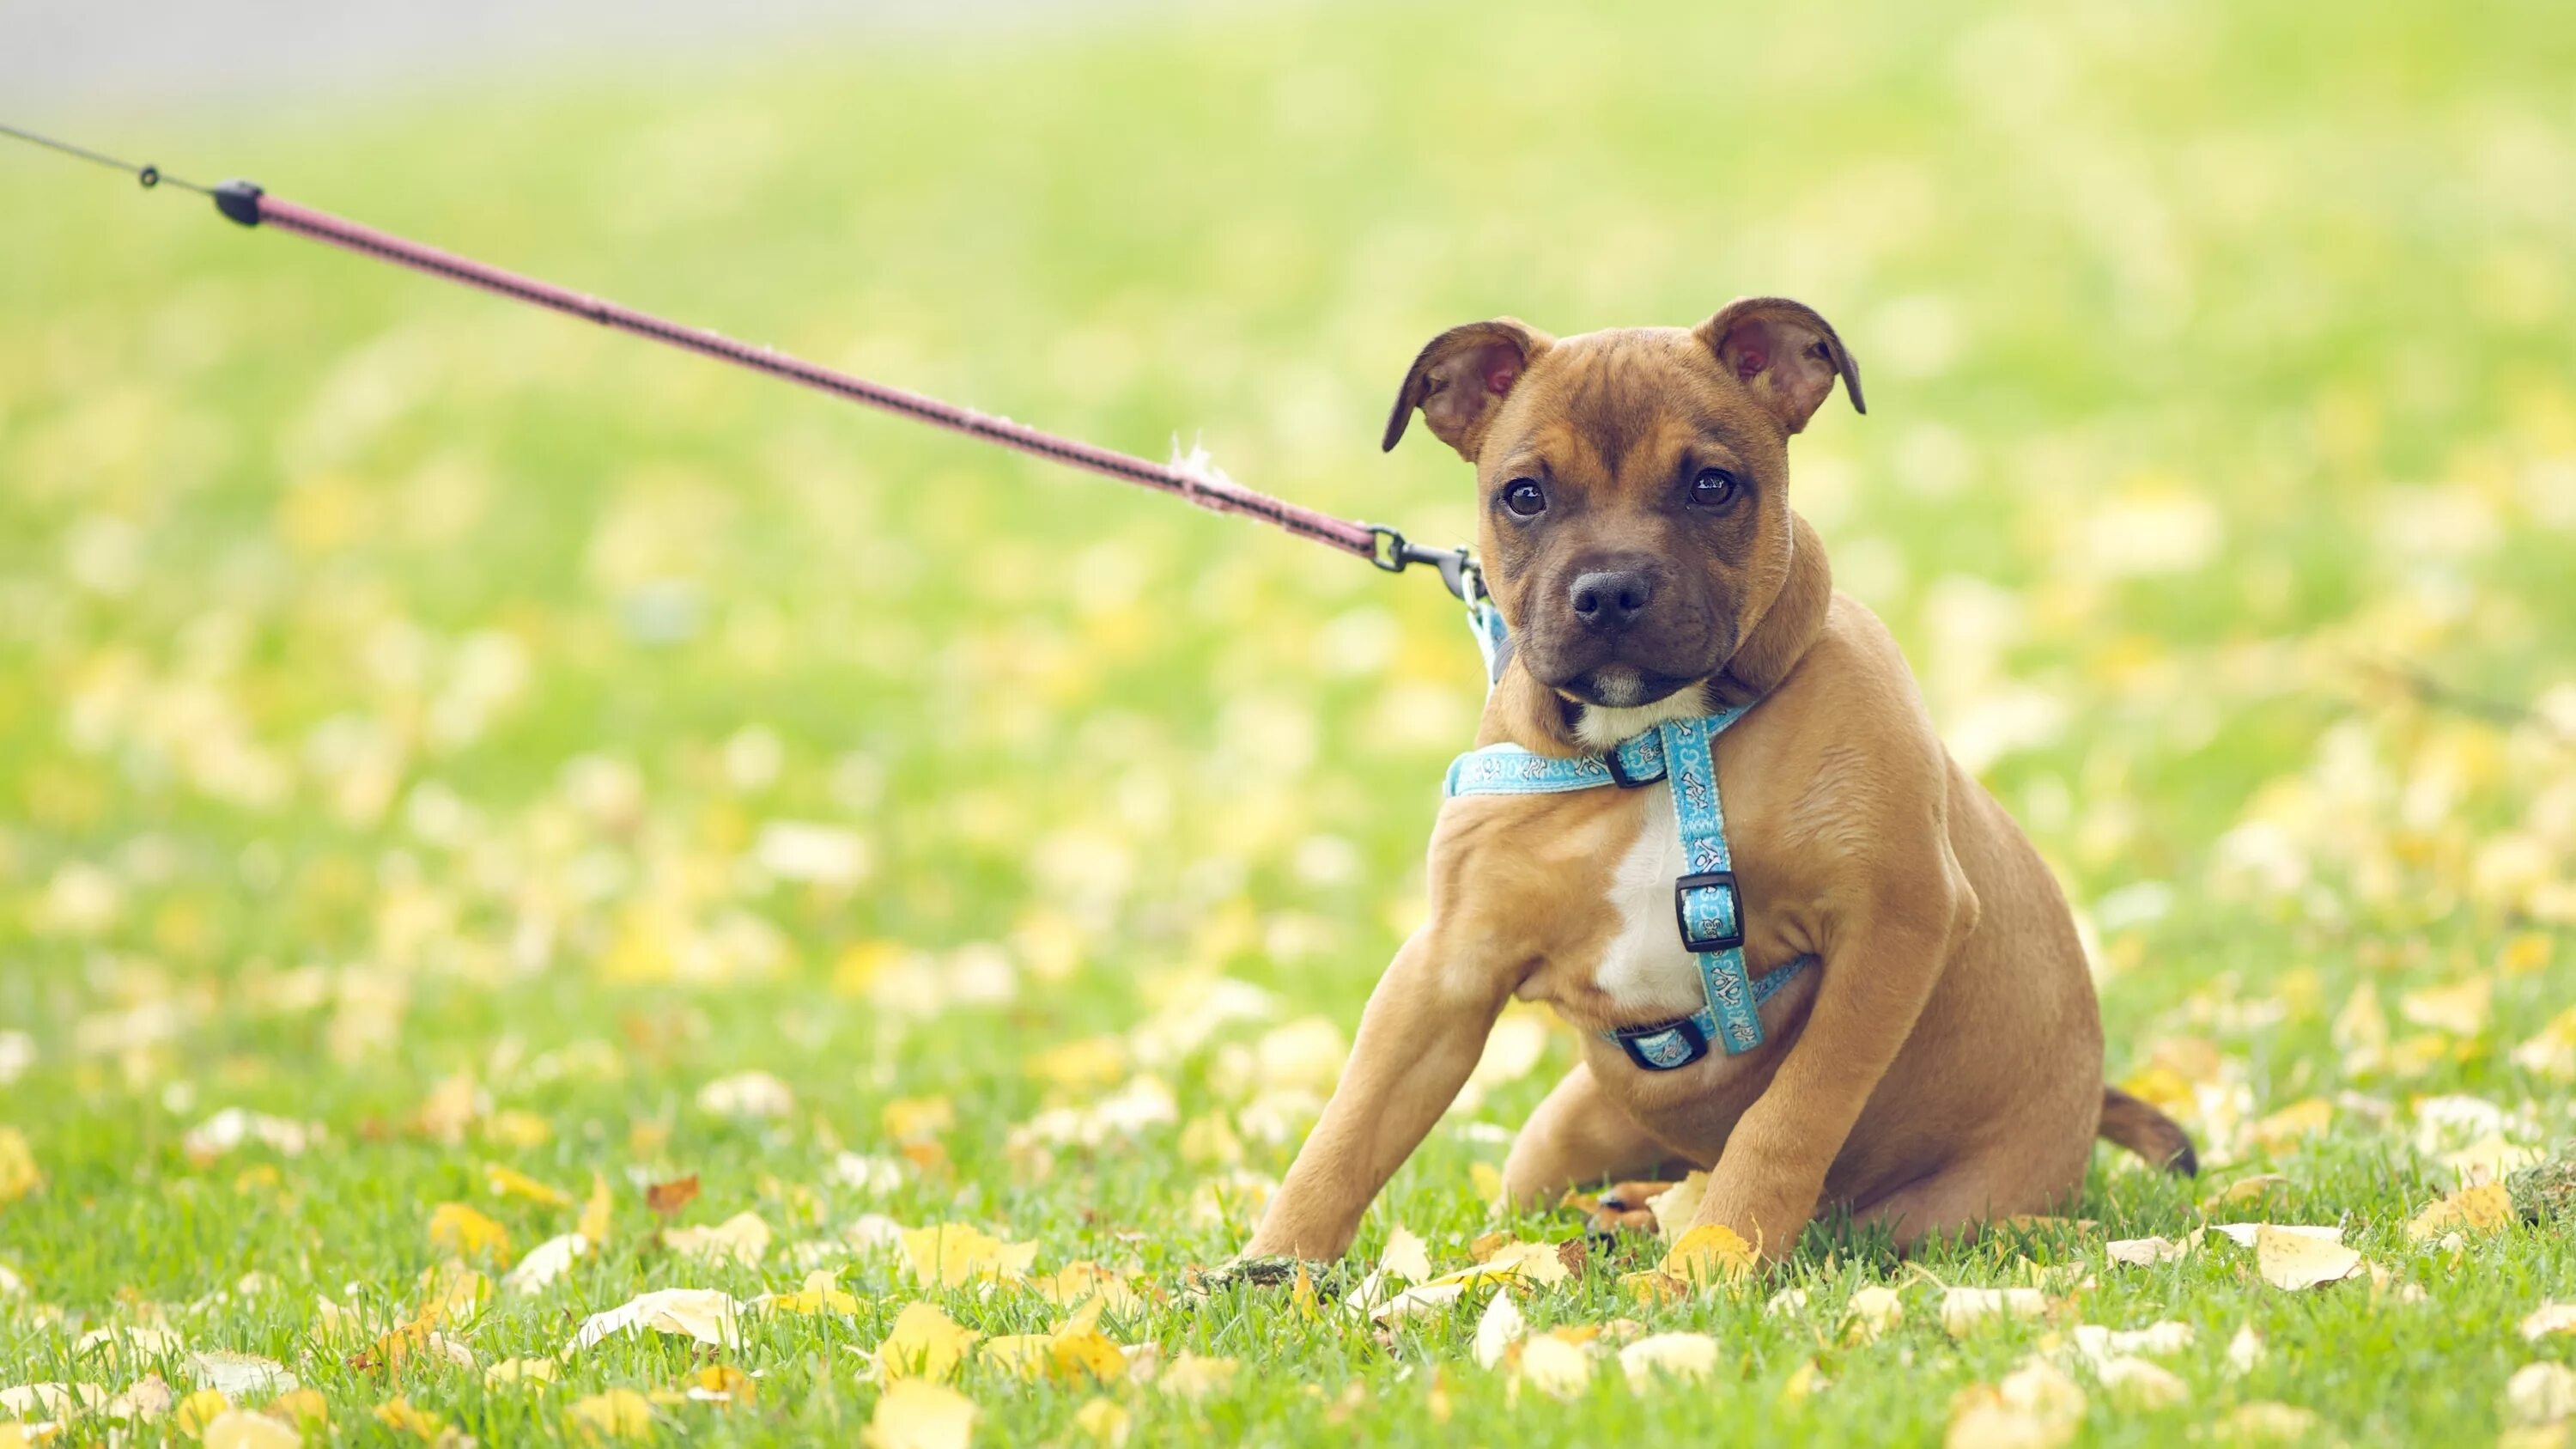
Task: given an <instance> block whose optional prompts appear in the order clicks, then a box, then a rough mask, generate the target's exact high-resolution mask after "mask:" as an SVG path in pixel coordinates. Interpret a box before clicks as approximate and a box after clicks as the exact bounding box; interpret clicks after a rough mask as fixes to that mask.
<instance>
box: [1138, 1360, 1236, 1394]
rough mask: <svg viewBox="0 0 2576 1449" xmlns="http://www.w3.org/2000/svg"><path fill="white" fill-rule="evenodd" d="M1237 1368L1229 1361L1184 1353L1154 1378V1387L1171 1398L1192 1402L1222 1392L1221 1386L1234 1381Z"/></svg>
mask: <svg viewBox="0 0 2576 1449" xmlns="http://www.w3.org/2000/svg"><path fill="white" fill-rule="evenodd" d="M1239 1366H1240V1365H1238V1364H1237V1363H1236V1362H1235V1360H1233V1359H1230V1358H1213V1357H1208V1356H1205V1355H1201V1354H1195V1353H1185V1354H1182V1355H1181V1356H1180V1357H1178V1358H1176V1359H1173V1360H1172V1361H1171V1363H1170V1364H1169V1365H1167V1366H1166V1367H1165V1368H1164V1369H1163V1371H1162V1372H1161V1373H1159V1374H1157V1375H1155V1377H1154V1387H1155V1388H1157V1389H1160V1390H1162V1391H1163V1393H1165V1394H1167V1395H1169V1396H1170V1397H1172V1398H1175V1399H1187V1400H1189V1401H1191V1402H1192V1403H1196V1402H1198V1401H1199V1400H1201V1399H1205V1398H1208V1397H1210V1396H1212V1395H1215V1394H1221V1393H1223V1392H1225V1386H1226V1385H1227V1384H1230V1383H1232V1382H1234V1373H1235V1370H1236V1369H1237V1368H1238V1367H1239Z"/></svg>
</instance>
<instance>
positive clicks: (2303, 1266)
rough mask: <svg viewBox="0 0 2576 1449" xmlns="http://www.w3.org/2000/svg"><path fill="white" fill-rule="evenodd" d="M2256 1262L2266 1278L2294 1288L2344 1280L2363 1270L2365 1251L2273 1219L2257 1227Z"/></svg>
mask: <svg viewBox="0 0 2576 1449" xmlns="http://www.w3.org/2000/svg"><path fill="white" fill-rule="evenodd" d="M2254 1262H2255V1267H2256V1270H2257V1271H2258V1272H2260V1273H2261V1274H2262V1275H2263V1281H2264V1282H2266V1283H2269V1284H2271V1285H2272V1286H2273V1287H2275V1288H2281V1289H2286V1290H2288V1291H2291V1292H2296V1291H2298V1290H2299V1289H2302V1288H2314V1287H2317V1286H2319V1285H2320V1284H2325V1283H2336V1282H2340V1281H2342V1280H2343V1279H2346V1278H2349V1277H2351V1276H2353V1275H2354V1274H2356V1273H2358V1272H2360V1271H2361V1254H2359V1253H2356V1252H2354V1251H2353V1250H2352V1249H2350V1248H2347V1247H2345V1246H2344V1245H2343V1244H2342V1243H2340V1242H2330V1241H2327V1240H2325V1239H2322V1238H2317V1237H2312V1236H2310V1235H2308V1234H2306V1233H2292V1232H2284V1231H2283V1230H2281V1229H2279V1228H2276V1227H2273V1226H2272V1225H2271V1224H2269V1223H2266V1224H2262V1225H2260V1226H2258V1227H2257V1228H2256V1229H2255V1230H2254Z"/></svg>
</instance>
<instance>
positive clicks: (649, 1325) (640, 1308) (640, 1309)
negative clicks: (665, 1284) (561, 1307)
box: [564, 1288, 742, 1353]
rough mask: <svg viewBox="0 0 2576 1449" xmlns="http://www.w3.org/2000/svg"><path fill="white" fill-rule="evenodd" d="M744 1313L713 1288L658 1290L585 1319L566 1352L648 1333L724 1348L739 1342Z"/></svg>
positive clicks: (576, 1351) (730, 1297)
mask: <svg viewBox="0 0 2576 1449" xmlns="http://www.w3.org/2000/svg"><path fill="white" fill-rule="evenodd" d="M741 1311H742V1305H741V1304H739V1303H736V1302H735V1301H734V1300H733V1297H732V1295H730V1294H727V1293H724V1292H721V1291H719V1290H717V1289H714V1288H661V1289H656V1290H654V1291H653V1292H650V1293H644V1294H639V1295H637V1296H636V1297H634V1298H632V1299H629V1300H628V1301H626V1302H625V1303H622V1304H620V1305H618V1306H617V1307H615V1308H611V1309H609V1310H607V1311H606V1312H603V1313H594V1314H592V1315H591V1316H590V1317H588V1318H586V1319H583V1320H582V1324H581V1331H580V1332H579V1333H576V1334H574V1335H573V1339H572V1342H571V1343H570V1344H568V1345H566V1346H565V1348H564V1352H566V1353H579V1352H580V1351H581V1350H583V1349H585V1348H588V1347H590V1346H591V1345H592V1344H595V1343H597V1342H599V1341H600V1340H602V1339H604V1338H608V1337H610V1336H611V1335H614V1334H621V1333H636V1332H641V1331H646V1330H650V1331H651V1332H654V1333H669V1334H680V1335H685V1336H687V1337H689V1338H694V1339H696V1340H697V1341H698V1342H700V1343H704V1344H710V1345H713V1346H715V1347H717V1348H725V1347H729V1346H731V1345H732V1344H733V1343H735V1342H736V1341H737V1338H738V1326H737V1325H738V1322H739V1319H740V1315H741Z"/></svg>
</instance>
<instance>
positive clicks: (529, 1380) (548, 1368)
mask: <svg viewBox="0 0 2576 1449" xmlns="http://www.w3.org/2000/svg"><path fill="white" fill-rule="evenodd" d="M560 1372H561V1369H560V1368H559V1367H558V1366H557V1364H556V1363H555V1361H554V1360H553V1359H550V1358H505V1359H503V1360H501V1361H500V1362H499V1363H496V1364H494V1365H492V1366H491V1367H490V1368H487V1369H485V1370H483V1382H485V1383H487V1384H493V1385H500V1384H519V1385H522V1386H537V1387H541V1386H543V1385H546V1384H550V1383H553V1382H554V1381H555V1378H556V1376H557V1375H558V1374H559V1373H560Z"/></svg>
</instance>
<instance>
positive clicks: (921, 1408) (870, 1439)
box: [861, 1379, 975, 1449]
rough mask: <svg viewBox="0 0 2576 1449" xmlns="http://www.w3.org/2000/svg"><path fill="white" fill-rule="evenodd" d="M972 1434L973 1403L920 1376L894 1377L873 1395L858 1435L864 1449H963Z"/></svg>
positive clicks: (973, 1424)
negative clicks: (871, 1408) (872, 1408)
mask: <svg viewBox="0 0 2576 1449" xmlns="http://www.w3.org/2000/svg"><path fill="white" fill-rule="evenodd" d="M974 1433H975V1406H974V1404H973V1403H971V1402H969V1401H968V1400H967V1398H966V1396H965V1395H963V1394H961V1393H959V1392H957V1391H956V1390H955V1389H951V1388H947V1387H945V1386H943V1385H940V1384H935V1383H931V1382H928V1381H927V1380H923V1379H898V1380H896V1381H894V1382H893V1383H890V1384H888V1385H887V1386H886V1390H885V1392H884V1393H882V1394H879V1395H877V1407H876V1412H875V1413H873V1414H871V1415H869V1417H868V1427H867V1429H866V1431H865V1432H864V1433H863V1434H862V1435H861V1437H862V1438H864V1439H865V1440H866V1441H867V1444H868V1449H966V1444H967V1441H968V1440H969V1439H971V1438H973V1437H974Z"/></svg>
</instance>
